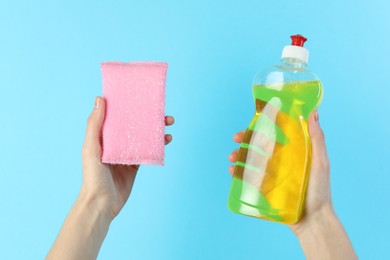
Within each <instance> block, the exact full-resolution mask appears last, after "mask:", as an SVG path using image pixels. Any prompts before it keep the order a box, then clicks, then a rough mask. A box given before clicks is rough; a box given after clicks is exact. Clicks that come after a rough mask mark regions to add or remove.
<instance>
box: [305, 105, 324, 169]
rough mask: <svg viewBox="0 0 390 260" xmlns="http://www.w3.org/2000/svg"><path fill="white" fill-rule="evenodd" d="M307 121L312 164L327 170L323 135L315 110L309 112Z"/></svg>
mask: <svg viewBox="0 0 390 260" xmlns="http://www.w3.org/2000/svg"><path fill="white" fill-rule="evenodd" d="M308 121H309V122H308V123H309V134H310V139H311V143H312V155H313V161H312V166H313V167H320V168H322V169H323V170H327V169H328V168H329V159H328V153H327V151H326V144H325V136H324V132H323V131H322V129H321V126H320V124H319V115H318V111H317V110H315V111H313V112H312V113H311V114H310V116H309V120H308Z"/></svg>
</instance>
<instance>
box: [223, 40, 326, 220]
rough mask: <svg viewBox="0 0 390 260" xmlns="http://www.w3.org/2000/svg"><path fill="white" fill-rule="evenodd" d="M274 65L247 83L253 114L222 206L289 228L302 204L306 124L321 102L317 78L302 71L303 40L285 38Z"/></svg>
mask: <svg viewBox="0 0 390 260" xmlns="http://www.w3.org/2000/svg"><path fill="white" fill-rule="evenodd" d="M291 39H292V44H291V45H289V46H285V47H284V49H283V53H282V60H281V63H280V64H279V65H275V66H272V67H271V68H268V69H265V70H262V71H260V72H259V73H258V74H257V75H256V76H255V78H254V81H253V96H254V101H255V106H256V113H255V116H254V118H253V119H252V122H251V123H250V125H249V127H248V129H247V130H246V132H245V135H244V139H243V142H242V143H241V146H240V150H239V152H238V156H237V162H236V165H235V169H234V175H233V181H232V185H231V189H230V194H229V201H228V205H229V208H230V210H232V211H233V212H236V213H240V214H244V215H248V216H252V217H257V218H262V219H266V220H271V221H275V222H280V223H285V224H293V223H296V222H298V221H299V219H300V216H301V213H302V209H303V206H304V202H305V196H306V187H307V182H308V177H309V172H310V167H311V142H310V136H309V133H308V126H307V120H308V117H309V114H310V113H311V112H312V111H313V110H315V109H316V108H317V107H318V106H319V104H320V103H321V100H322V95H323V89H322V84H321V81H320V80H319V79H318V77H317V76H316V75H315V74H314V73H312V72H310V71H309V70H307V68H306V67H307V62H308V56H309V53H308V50H307V49H305V48H304V47H303V44H304V43H305V41H306V38H305V37H303V36H301V35H293V36H291Z"/></svg>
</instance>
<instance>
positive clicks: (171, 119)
mask: <svg viewBox="0 0 390 260" xmlns="http://www.w3.org/2000/svg"><path fill="white" fill-rule="evenodd" d="M174 123H175V118H174V117H173V116H166V117H165V125H166V126H169V125H173V124H174Z"/></svg>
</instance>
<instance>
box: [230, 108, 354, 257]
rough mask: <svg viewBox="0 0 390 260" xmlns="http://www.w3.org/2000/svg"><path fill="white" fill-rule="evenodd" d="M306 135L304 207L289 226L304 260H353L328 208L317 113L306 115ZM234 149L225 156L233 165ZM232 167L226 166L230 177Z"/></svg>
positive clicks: (325, 163)
mask: <svg viewBox="0 0 390 260" xmlns="http://www.w3.org/2000/svg"><path fill="white" fill-rule="evenodd" d="M308 128H309V134H310V138H311V141H312V156H313V157H312V166H311V171H310V175H309V183H308V187H307V195H306V205H305V208H304V212H303V216H302V219H301V220H300V222H298V223H296V224H293V225H289V227H290V229H291V230H292V231H293V232H294V234H295V235H296V236H297V238H298V239H299V241H300V244H301V246H302V250H303V251H304V254H305V256H306V257H307V259H357V256H356V254H355V252H354V249H353V247H352V244H351V241H350V240H349V238H348V235H347V233H346V232H345V230H344V228H343V226H342V224H341V222H340V221H339V219H338V217H337V215H336V213H335V211H334V209H333V205H332V198H331V192H330V167H329V159H328V155H327V150H326V145H325V139H324V134H323V131H322V129H321V127H320V125H319V116H318V112H317V111H314V112H313V113H311V114H310V116H309V120H308ZM243 136H244V131H242V132H240V133H237V134H235V135H234V137H233V139H234V141H235V142H237V143H241V141H242V140H243ZM237 153H238V149H237V150H235V151H234V152H233V153H231V154H230V155H229V160H230V161H231V162H235V161H236V159H237ZM233 171H234V166H230V167H229V172H230V173H231V174H233Z"/></svg>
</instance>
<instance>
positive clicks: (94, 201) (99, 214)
mask: <svg viewBox="0 0 390 260" xmlns="http://www.w3.org/2000/svg"><path fill="white" fill-rule="evenodd" d="M75 204H76V205H77V206H78V207H79V208H80V209H81V210H84V211H87V212H88V215H92V216H94V218H95V219H96V221H97V222H99V223H100V224H101V225H110V224H111V221H112V217H111V215H112V214H110V210H109V202H108V200H106V199H104V198H102V197H101V196H98V195H97V194H95V193H88V192H86V191H85V190H84V189H81V192H80V194H79V196H78V197H77V200H76V203H75Z"/></svg>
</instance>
